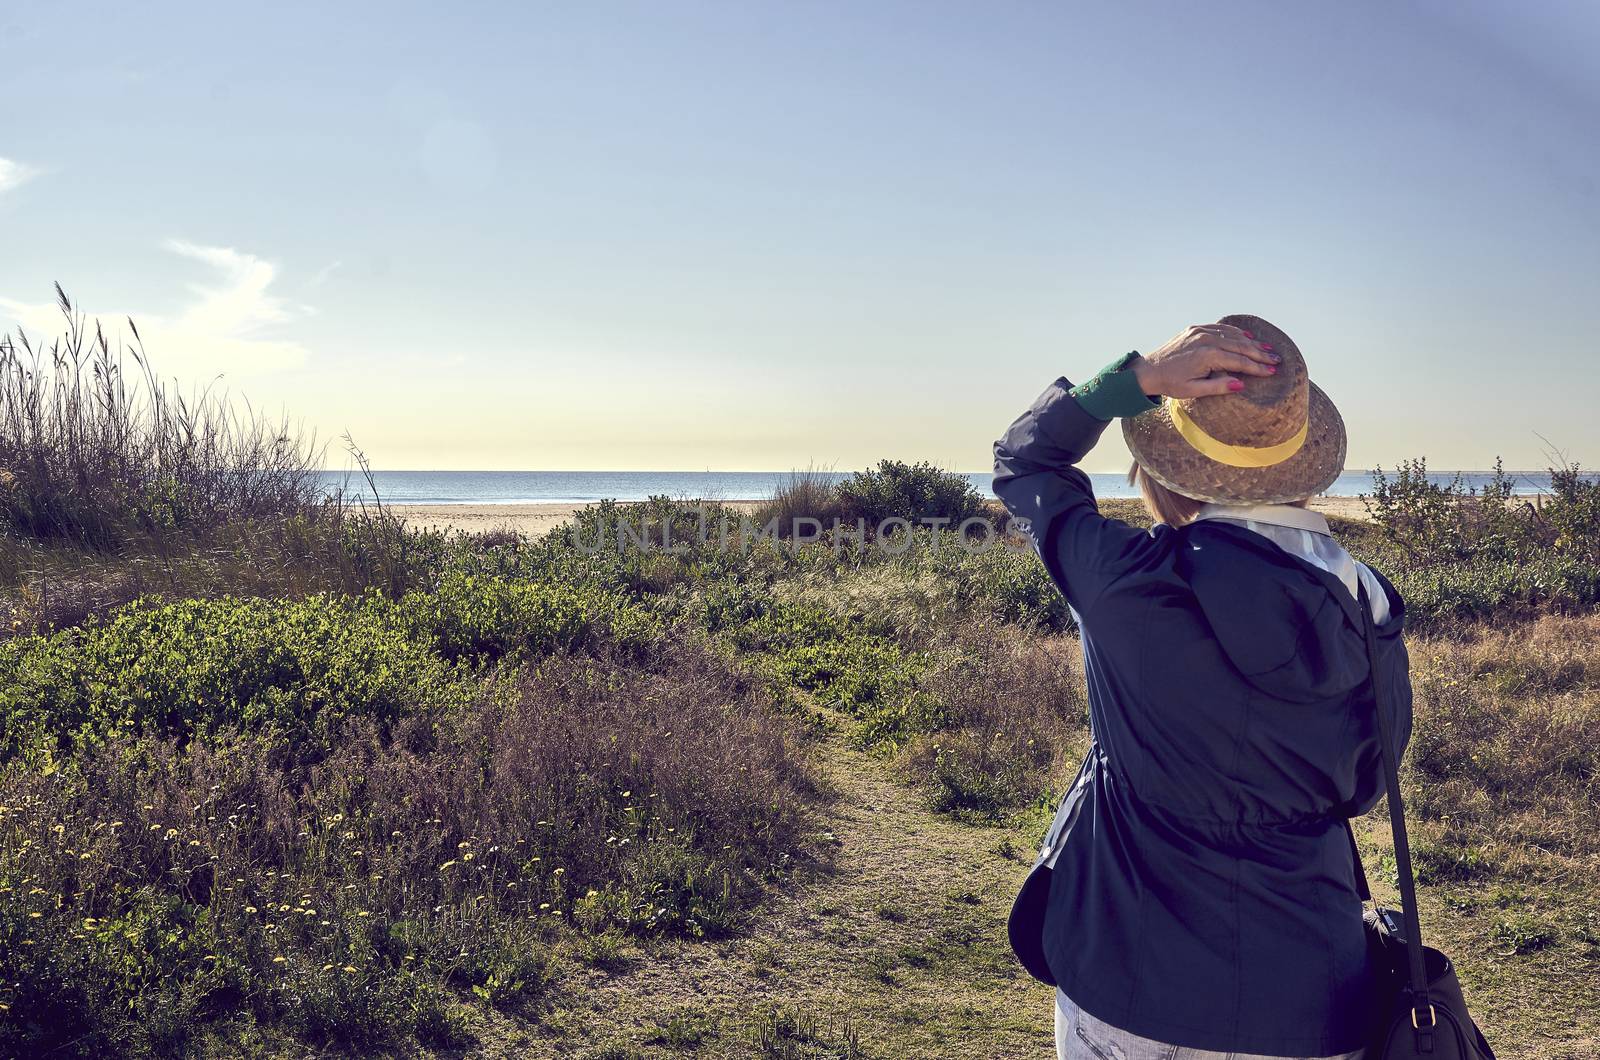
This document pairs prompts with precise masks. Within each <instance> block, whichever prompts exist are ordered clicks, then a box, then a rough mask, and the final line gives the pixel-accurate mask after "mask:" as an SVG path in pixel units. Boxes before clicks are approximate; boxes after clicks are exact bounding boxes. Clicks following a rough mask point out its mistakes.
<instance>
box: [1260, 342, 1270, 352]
mask: <svg viewBox="0 0 1600 1060" xmlns="http://www.w3.org/2000/svg"><path fill="white" fill-rule="evenodd" d="M1257 345H1258V346H1260V347H1261V348H1262V349H1263V350H1270V349H1272V343H1270V342H1261V343H1257Z"/></svg>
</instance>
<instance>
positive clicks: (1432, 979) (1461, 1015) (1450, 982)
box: [1345, 584, 1494, 1060]
mask: <svg viewBox="0 0 1600 1060" xmlns="http://www.w3.org/2000/svg"><path fill="white" fill-rule="evenodd" d="M1358 599H1359V601H1360V604H1361V622H1362V627H1363V629H1364V631H1365V633H1366V638H1367V661H1368V665H1369V667H1370V672H1371V679H1372V699H1373V703H1374V705H1375V707H1376V709H1377V713H1378V744H1379V746H1380V748H1381V750H1382V752H1383V781H1384V785H1385V787H1386V788H1387V789H1388V793H1389V824H1390V825H1391V826H1392V827H1393V829H1394V860H1395V865H1396V866H1397V867H1398V869H1399V874H1400V902H1401V906H1402V909H1401V910H1400V911H1399V912H1397V911H1395V910H1393V909H1384V908H1381V907H1379V906H1378V904H1377V903H1376V902H1373V906H1372V908H1371V909H1369V910H1367V911H1366V912H1365V913H1364V914H1363V916H1362V920H1363V923H1364V924H1365V925H1366V929H1367V950H1368V953H1369V956H1370V960H1371V963H1372V965H1373V968H1374V971H1375V973H1376V975H1377V978H1378V992H1377V996H1378V998H1379V999H1380V1003H1381V1006H1382V1008H1381V1011H1379V1012H1378V1013H1376V1014H1375V1015H1376V1017H1377V1018H1376V1020H1375V1023H1374V1032H1373V1035H1372V1039H1371V1044H1370V1045H1369V1046H1368V1048H1367V1054H1366V1060H1413V1058H1419V1057H1426V1058H1428V1060H1458V1058H1459V1060H1494V1051H1493V1050H1492V1049H1490V1048H1489V1043H1488V1042H1486V1041H1484V1038H1483V1034H1482V1032H1481V1031H1479V1030H1478V1026H1477V1024H1475V1023H1474V1022H1473V1021H1472V1017H1471V1016H1470V1015H1469V1014H1468V1013H1467V1003H1466V999H1465V998H1463V997H1462V994H1461V983H1460V982H1459V981H1458V980H1457V979H1456V969H1455V965H1453V964H1451V963H1450V958H1449V957H1446V956H1445V955H1444V954H1443V953H1441V952H1440V951H1439V950H1436V949H1434V948H1433V947H1431V946H1424V945H1423V944H1422V926H1421V924H1420V922H1419V918H1418V916H1417V886H1416V880H1415V879H1414V878H1413V876H1412V872H1411V845H1410V843H1409V842H1408V841H1407V840H1406V814H1405V807H1404V805H1403V804H1402V803H1401V801H1400V767H1399V763H1398V762H1397V761H1396V747H1395V741H1394V722H1393V718H1392V714H1391V703H1392V699H1391V697H1392V691H1391V689H1390V688H1389V682H1388V681H1386V680H1384V679H1383V678H1382V677H1381V676H1379V669H1378V635H1377V631H1376V630H1375V629H1374V628H1373V623H1372V603H1371V601H1370V600H1369V599H1368V597H1367V587H1366V585H1365V584H1363V585H1361V591H1360V593H1359V595H1358ZM1345 829H1346V830H1347V831H1348V832H1349V834H1350V855H1351V857H1352V858H1353V859H1354V860H1355V871H1356V887H1357V890H1358V892H1359V893H1360V895H1361V900H1362V901H1363V902H1369V901H1372V891H1371V889H1370V888H1369V887H1368V886H1367V874H1366V872H1365V870H1364V869H1363V868H1362V866H1361V851H1360V850H1359V849H1357V847H1356V835H1355V831H1354V830H1353V829H1351V827H1350V822H1349V820H1348V819H1347V820H1346V821H1345Z"/></svg>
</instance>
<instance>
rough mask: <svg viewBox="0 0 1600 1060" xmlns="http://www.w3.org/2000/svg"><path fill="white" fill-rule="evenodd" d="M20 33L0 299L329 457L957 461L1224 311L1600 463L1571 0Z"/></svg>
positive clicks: (1368, 434) (466, 463) (1449, 439)
mask: <svg viewBox="0 0 1600 1060" xmlns="http://www.w3.org/2000/svg"><path fill="white" fill-rule="evenodd" d="M0 48H3V51H4V54H5V56H6V58H5V59H4V61H0V332H5V331H11V332H13V333H14V332H15V330H16V329H17V328H19V327H20V328H22V329H24V330H26V331H27V332H28V333H29V334H30V336H34V337H39V336H43V335H49V334H51V333H52V332H54V331H57V330H59V328H58V324H59V315H58V313H57V310H56V309H55V308H54V305H53V303H54V292H53V289H52V284H53V283H54V282H56V281H59V282H60V283H61V285H62V286H63V287H64V288H65V289H66V290H67V292H68V293H69V294H70V295H71V296H72V298H73V299H74V301H75V302H76V303H77V304H78V305H79V306H81V307H82V309H83V310H84V311H85V312H86V313H88V314H90V315H92V316H98V317H100V318H102V320H103V321H104V323H105V326H106V327H107V329H108V330H109V331H112V332H113V333H115V334H117V335H120V336H122V337H123V338H124V339H130V340H131V334H130V333H129V331H128V328H127V326H126V324H125V322H124V319H125V318H126V317H130V316H131V317H132V318H133V319H134V321H135V323H136V324H137V325H138V327H139V332H140V334H141V335H142V336H143V338H144V346H145V349H146V352H147V354H148V355H149V357H150V360H151V361H152V363H153V365H154V367H155V369H156V370H157V371H158V372H160V373H162V374H163V375H167V376H171V377H173V378H174V379H176V380H177V381H178V382H179V385H180V387H181V388H182V389H191V388H197V387H202V386H206V385H210V386H212V387H213V388H217V389H225V390H226V391H227V392H229V393H231V394H235V395H240V396H242V397H245V398H248V399H249V401H250V403H251V405H252V406H253V407H255V408H257V409H262V410H265V411H267V412H271V413H274V414H276V413H279V412H284V411H286V412H287V413H288V414H289V415H290V416H291V418H292V419H293V420H294V422H296V423H298V424H301V425H303V427H304V428H305V429H306V430H308V431H315V432H316V434H317V436H318V437H319V438H320V439H322V440H324V441H325V442H328V443H330V455H329V461H328V462H329V465H330V466H344V464H345V462H346V461H345V458H344V452H343V443H342V441H340V439H341V437H342V436H343V435H344V434H346V432H348V434H349V435H350V436H351V437H352V438H353V439H354V440H355V441H356V442H357V443H358V444H359V445H360V446H361V447H362V448H363V449H364V450H365V451H366V453H367V454H368V456H369V458H370V459H371V460H372V463H373V465H374V466H375V467H378V468H382V469H393V470H400V469H527V470H533V469H572V470H603V469H604V470H618V469H637V470H668V469H682V470H702V469H708V468H709V469H713V470H784V469H789V468H800V467H820V468H834V469H837V470H853V469H856V468H859V467H864V466H866V465H868V464H870V463H873V462H875V461H877V460H878V459H880V458H885V457H891V458H897V459H906V460H931V461H934V462H935V463H938V464H940V465H942V466H945V467H948V468H952V469H955V470H964V471H977V470H984V469H986V468H987V467H988V466H989V464H990V445H991V443H992V441H993V439H994V438H996V437H997V436H998V435H999V434H1000V433H1001V432H1002V431H1003V430H1004V428H1005V427H1006V425H1007V424H1008V423H1009V422H1010V421H1011V419H1012V418H1014V417H1015V416H1016V415H1017V414H1018V413H1019V412H1020V411H1021V410H1022V409H1024V408H1025V407H1026V406H1027V405H1028V404H1029V403H1030V402H1031V401H1032V399H1033V398H1034V397H1035V396H1036V395H1037V394H1038V392H1039V391H1041V390H1042V389H1043V388H1044V387H1045V385H1046V384H1048V383H1049V382H1050V381H1051V380H1053V379H1055V378H1057V377H1058V376H1062V375H1065V376H1067V377H1068V378H1069V379H1072V380H1080V379H1084V378H1087V377H1089V376H1090V375H1092V374H1093V373H1094V372H1095V371H1097V370H1098V369H1099V368H1100V367H1102V366H1103V365H1104V364H1105V363H1106V362H1108V361H1110V360H1112V359H1113V358H1115V357H1116V356H1118V355H1119V354H1121V353H1123V352H1125V351H1127V350H1130V349H1140V350H1146V351H1148V350H1152V349H1154V348H1155V347H1156V346H1158V345H1160V344H1161V343H1162V342H1164V341H1165V340H1166V339H1168V338H1170V337H1171V336H1172V335H1173V334H1175V333H1176V332H1178V331H1179V330H1181V329H1182V328H1184V327H1185V326H1186V325H1189V324H1192V323H1198V322H1205V321H1211V320H1215V319H1217V318H1218V317H1220V316H1223V315H1225V314H1229V313H1252V314H1255V315H1257V316H1261V317H1264V318H1266V319H1268V320H1271V321H1272V322H1273V323H1275V324H1276V325H1278V326H1279V327H1280V328H1282V329H1283V330H1284V331H1286V332H1287V333H1288V334H1289V335H1291V336H1292V337H1293V338H1294V339H1295V341H1296V343H1297V344H1298V345H1299V347H1300V348H1301V350H1302V352H1303V353H1304V354H1305V356H1306V359H1307V362H1308V364H1309V367H1310V370H1311V375H1312V378H1313V380H1315V381H1316V382H1317V383H1318V384H1319V385H1320V386H1322V387H1323V389H1325V390H1326V391H1327V392H1328V393H1329V394H1330V395H1331V396H1332V398H1333V399H1334V401H1335V402H1336V403H1337V404H1338V405H1339V407H1340V409H1341V410H1342V412H1343V414H1344V417H1345V419H1346V422H1347V425H1348V430H1349V435H1350V446H1349V458H1348V460H1347V465H1348V466H1349V467H1351V468H1358V469H1359V468H1370V467H1372V466H1374V465H1383V466H1386V467H1391V466H1393V465H1394V463H1395V462H1396V461H1398V460H1401V459H1405V458H1410V457H1419V456H1425V457H1427V458H1428V460H1429V463H1430V466H1433V467H1435V468H1441V469H1444V468H1448V469H1474V468H1483V467H1486V466H1488V465H1489V464H1490V463H1491V462H1492V461H1493V460H1494V459H1495V457H1496V456H1500V457H1503V458H1504V460H1505V462H1506V466H1507V467H1510V468H1517V469H1533V468H1538V467H1543V466H1544V465H1545V459H1546V455H1547V451H1548V450H1549V449H1550V448H1551V447H1555V448H1556V449H1558V450H1560V451H1561V452H1562V453H1564V454H1565V455H1566V456H1568V457H1569V458H1572V459H1577V460H1581V461H1584V462H1585V463H1586V464H1589V465H1600V415H1597V412H1596V408H1595V406H1596V402H1597V399H1600V384H1597V374H1596V373H1597V367H1600V296H1597V291H1600V176H1597V174H1600V136H1597V135H1596V130H1597V129H1600V62H1596V61H1595V57H1596V53H1597V49H1600V7H1596V6H1595V5H1593V4H1589V3H1585V2H1583V0H1560V2H1536V3H1529V4H1518V5H1510V4H1504V3H1501V2H1498V0H1495V2H1483V0H1465V2H1460V0H1457V2H1444V0H1439V2H1432V3H1414V2H1401V3H1382V4H1379V3H1366V2H1352V3H1344V4H1323V5H1310V4H1283V3H1278V2H1261V3H1245V2H1232V0H1214V2H1208V3H1205V4H1195V3H1192V2H1184V3H1177V2H1172V3H1153V2H1152V3H1134V2H1130V3H1126V4H1105V3H1096V4H1075V3H1065V2H1059V3H1052V2H1044V0H1003V2H1000V3H988V4H979V3H973V2H966V3H946V2H936V0H923V2H898V0H876V2H866V0H858V2H844V0H804V2H802V0H785V2H782V3H777V2H756V0H747V2H738V3H735V2H731V0H722V2H700V0H652V2H638V3H633V2H629V3H624V2H607V0H596V2H593V3H585V4H571V3H503V4H491V3H470V2H466V3H454V4H449V5H444V4H436V3H428V4H420V3H404V2H385V3H356V2H349V3H339V4H327V3H298V2H284V0H280V2H276V3H273V4H271V5H218V4H187V3H176V2H171V3H168V2H151V3H144V4H127V3H123V2H119V3H115V4H109V3H108V4H90V3H79V2H75V0H62V2H60V3H55V4H48V5H45V4H20V5H19V4H7V5H4V6H3V7H0ZM1126 460H1127V457H1126V450H1125V449H1124V448H1123V447H1122V445H1121V441H1120V436H1119V435H1118V434H1117V432H1116V431H1114V430H1113V431H1109V432H1107V436H1106V438H1105V440H1104V441H1103V442H1102V444H1101V446H1100V447H1099V448H1098V449H1096V451H1095V452H1094V453H1093V454H1092V455H1091V456H1090V457H1089V459H1088V460H1087V462H1086V467H1087V468H1089V469H1090V470H1095V471H1108V470H1120V469H1122V468H1124V467H1125V466H1126Z"/></svg>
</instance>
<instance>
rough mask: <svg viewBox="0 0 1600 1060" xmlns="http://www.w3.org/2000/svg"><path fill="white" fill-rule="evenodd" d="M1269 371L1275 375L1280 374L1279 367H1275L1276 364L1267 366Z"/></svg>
mask: <svg viewBox="0 0 1600 1060" xmlns="http://www.w3.org/2000/svg"><path fill="white" fill-rule="evenodd" d="M1267 371H1268V372H1271V373H1272V374H1273V375H1277V374H1278V366H1277V365H1275V364H1269V365H1267Z"/></svg>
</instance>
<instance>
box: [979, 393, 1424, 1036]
mask: <svg viewBox="0 0 1600 1060" xmlns="http://www.w3.org/2000/svg"><path fill="white" fill-rule="evenodd" d="M1070 391H1071V384H1069V383H1068V382H1067V381H1066V380H1065V379H1061V380H1057V381H1056V382H1055V383H1054V384H1053V385H1052V386H1051V387H1050V388H1049V389H1047V390H1046V391H1045V392H1044V394H1043V395H1041V396H1040V398H1039V400H1038V401H1037V402H1035V403H1034V405H1033V407H1032V408H1030V409H1029V410H1028V411H1027V412H1025V413H1024V414H1023V415H1022V416H1021V417H1020V418H1019V419H1018V420H1017V421H1016V422H1015V423H1014V424H1012V426H1011V429H1010V430H1009V431H1007V432H1006V435H1005V437H1004V438H1002V439H1001V440H1000V441H999V442H997V443H996V444H995V484H994V489H995V492H996V493H997V494H998V495H999V496H1000V498H1001V499H1002V500H1003V501H1004V502H1005V504H1006V506H1007V507H1008V508H1009V509H1010V510H1011V512H1012V513H1013V514H1014V515H1015V516H1018V517H1021V518H1024V519H1027V520H1029V521H1030V522H1031V531H1030V533H1031V534H1032V536H1033V539H1034V544H1035V546H1036V547H1037V548H1038V550H1039V554H1040V557H1041V558H1042V559H1043V560H1044V563H1045V566H1046V567H1047V568H1048V570H1049V572H1050V575H1051V577H1052V578H1053V579H1054V581H1055V583H1056V585H1057V586H1058V587H1059V588H1060V590H1061V592H1062V594H1063V595H1064V596H1065V597H1066V600H1067V602H1068V604H1069V605H1071V607H1072V611H1073V614H1074V615H1075V616H1076V618H1077V620H1078V625H1079V629H1080V631H1081V635H1082V642H1083V659H1084V672H1085V675H1086V677H1087V682H1088V692H1089V722H1090V728H1091V731H1092V733H1093V739H1094V747H1093V749H1092V750H1091V759H1092V761H1093V764H1094V768H1093V769H1092V777H1091V780H1090V782H1089V784H1088V787H1087V791H1086V794H1085V801H1084V803H1083V806H1082V809H1081V811H1080V816H1079V817H1078V819H1077V821H1076V823H1075V824H1074V826H1073V828H1072V830H1071V832H1070V833H1069V834H1068V835H1067V837H1066V839H1065V841H1064V845H1063V846H1062V848H1061V853H1060V855H1059V857H1058V859H1057V861H1056V864H1055V870H1054V872H1053V874H1052V876H1051V879H1050V884H1049V899H1048V904H1047V906H1046V909H1045V914H1044V922H1043V927H1042V930H1043V947H1044V957H1045V961H1046V963H1047V964H1048V966H1049V970H1050V972H1051V973H1052V974H1053V975H1054V977H1055V979H1056V981H1057V982H1058V983H1059V985H1060V986H1061V988H1062V990H1063V991H1065V992H1066V994H1067V995H1068V996H1069V997H1070V998H1072V1000H1073V1001H1075V1002H1076V1003H1077V1004H1078V1005H1080V1006H1081V1007H1082V1008H1084V1009H1085V1010H1086V1011H1088V1012H1089V1013H1091V1014H1092V1015H1094V1016H1097V1017H1099V1018H1100V1019H1102V1020H1104V1021H1105V1022H1107V1023H1110V1024H1112V1025H1113V1026H1116V1027H1120V1028H1122V1029H1124V1030H1127V1031H1131V1032H1132V1033H1134V1034H1139V1035H1143V1036H1145V1037H1147V1038H1154V1039H1156V1040H1158V1041H1163V1042H1168V1043H1172V1044H1175V1045H1181V1046H1187V1047H1190V1048H1196V1049H1214V1050H1219V1051H1226V1050H1238V1051H1241V1052H1252V1053H1265V1054H1269V1055H1275V1056H1326V1055H1330V1054H1334V1053H1342V1052H1347V1051H1350V1050H1353V1049H1356V1048H1359V1047H1360V1046H1362V1045H1363V1044H1365V1041H1366V1035H1367V1032H1368V1030H1369V1025H1368V1017H1369V1015H1370V1013H1372V1012H1373V1011H1375V1009H1376V1006H1375V1005H1374V1004H1373V997H1372V992H1373V990H1374V988H1375V984H1374V983H1373V982H1372V980H1371V977H1370V974H1369V971H1368V966H1367V949H1366V940H1365V935H1364V932H1363V929H1362V924H1361V900H1360V898H1359V897H1358V896H1357V893H1356V884H1355V874H1354V865H1353V861H1352V858H1351V852H1350V844H1349V839H1348V837H1347V835H1346V833H1345V831H1344V819H1345V818H1346V817H1350V816H1356V815H1359V814H1362V813H1365V812H1366V811H1367V810H1369V809H1370V808H1372V806H1374V805H1375V804H1376V803H1377V802H1378V799H1379V797H1380V796H1381V795H1382V792H1383V774H1382V764H1381V759H1380V756H1379V749H1378V736H1377V719H1376V718H1375V717H1374V714H1373V711H1374V709H1375V708H1374V705H1373V701H1372V695H1371V691H1370V684H1369V682H1368V679H1367V678H1368V670H1369V665H1368V662H1367V654H1366V645H1365V642H1364V639H1363V634H1362V624H1361V615H1360V611H1359V610H1357V604H1356V602H1355V600H1354V599H1353V598H1352V596H1351V594H1350V592H1349V591H1348V590H1347V589H1346V588H1345V586H1344V584H1343V583H1342V582H1341V581H1339V580H1338V579H1337V578H1335V577H1334V576H1333V575H1330V574H1328V573H1327V572H1325V571H1323V570H1321V569H1320V568H1318V567H1315V566H1313V565H1312V564H1309V563H1307V562H1305V561H1304V560H1302V559H1300V558H1299V557H1296V556H1293V555H1290V554H1289V553H1288V552H1285V551H1284V550H1282V549H1280V548H1279V547H1278V546H1277V545H1276V544H1274V543H1273V542H1271V541H1269V540H1267V539H1266V538H1264V537H1261V536H1260V535H1258V534H1256V533H1254V532H1252V531H1250V530H1246V529H1244V528H1242V527H1238V526H1230V525H1228V524H1226V523H1218V522H1213V521H1202V522H1199V523H1194V524H1190V525H1189V526H1186V527H1183V528H1180V529H1174V528H1172V527H1170V526H1167V525H1165V524H1157V525H1156V526H1155V527H1154V528H1153V529H1151V530H1149V531H1148V532H1146V531H1142V530H1139V529H1136V528H1134V527H1132V526H1129V525H1128V524H1126V523H1123V522H1120V521H1117V520H1114V519H1106V518H1104V517H1102V516H1101V515H1100V513H1099V510H1098V508H1097V507H1096V505H1095V500H1094V494H1093V492H1092V490H1091V488H1090V484H1089V479H1088V477H1087V476H1086V475H1084V474H1083V473H1082V472H1081V471H1079V470H1078V469H1077V468H1076V467H1074V466H1073V465H1075V464H1076V463H1077V462H1078V461H1079V460H1080V459H1082V458H1083V456H1084V455H1085V454H1087V453H1088V452H1089V450H1090V449H1091V448H1093V446H1094V444H1095V442H1096V441H1097V440H1098V439H1099V437H1100V434H1101V432H1102V431H1103V430H1104V429H1105V426H1106V421H1105V420H1101V419H1098V418H1096V417H1095V416H1094V415H1092V414H1091V413H1090V412H1089V411H1087V410H1086V409H1085V408H1084V407H1083V405H1082V404H1080V402H1079V400H1078V399H1077V398H1075V397H1074V396H1073V395H1072V393H1071V392H1070ZM1380 581H1382V584H1383V587H1384V589H1385V591H1386V592H1387V593H1388V595H1389V607H1390V617H1389V619H1388V620H1387V621H1386V622H1384V623H1383V624H1382V625H1380V626H1379V627H1378V640H1379V665H1380V666H1382V667H1384V668H1385V669H1386V670H1387V671H1388V675H1389V681H1390V685H1391V687H1392V688H1394V689H1395V690H1396V695H1395V696H1394V699H1395V701H1396V710H1397V717H1395V719H1394V722H1395V732H1396V733H1398V734H1400V739H1401V741H1402V747H1403V744H1404V741H1405V740H1407V739H1409V737H1410V733H1411V685H1410V679H1409V673H1408V662H1407V658H1406V651H1405V646H1404V642H1403V640H1402V638H1401V627H1402V625H1403V621H1404V608H1403V604H1402V602H1401V600H1400V598H1399V595H1398V594H1397V593H1396V592H1395V591H1394V589H1393V587H1392V586H1391V585H1389V583H1388V582H1387V581H1383V580H1382V579H1381V578H1380Z"/></svg>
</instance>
